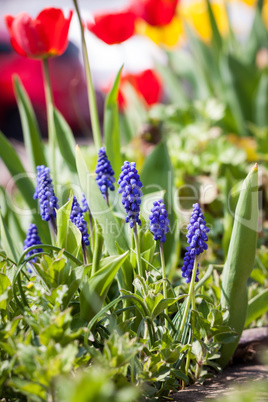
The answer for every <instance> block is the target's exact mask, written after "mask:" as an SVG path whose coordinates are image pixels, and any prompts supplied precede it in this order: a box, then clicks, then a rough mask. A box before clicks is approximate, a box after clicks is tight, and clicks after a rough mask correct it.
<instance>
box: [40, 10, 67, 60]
mask: <svg viewBox="0 0 268 402" xmlns="http://www.w3.org/2000/svg"><path fill="white" fill-rule="evenodd" d="M72 15H73V11H72V10H71V11H70V12H69V16H68V18H65V16H64V14H63V12H62V10H61V9H59V8H46V9H45V10H43V11H41V12H40V14H38V16H37V17H36V20H35V21H36V27H37V30H38V32H39V35H40V37H41V38H42V41H43V43H45V44H46V51H47V52H48V53H49V54H55V55H61V54H62V53H63V52H64V51H65V50H66V48H67V44H68V32H69V27H70V23H71V19H72Z"/></svg>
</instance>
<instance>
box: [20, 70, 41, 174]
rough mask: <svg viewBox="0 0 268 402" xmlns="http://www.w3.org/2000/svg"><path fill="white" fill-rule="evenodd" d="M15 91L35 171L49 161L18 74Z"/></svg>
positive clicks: (28, 152) (26, 143)
mask: <svg viewBox="0 0 268 402" xmlns="http://www.w3.org/2000/svg"><path fill="white" fill-rule="evenodd" d="M14 91H15V95H16V99H17V104H18V108H19V112H20V119H21V125H22V131H23V138H24V144H25V148H26V150H27V154H28V157H29V158H30V161H31V167H32V171H33V172H35V169H36V166H38V165H45V166H47V161H46V157H45V154H44V146H43V143H42V138H41V134H40V130H39V127H38V124H37V120H36V116H35V113H34V110H33V107H32V104H31V101H30V98H29V97H28V95H27V92H26V91H25V89H24V87H23V85H22V82H21V80H20V79H19V77H18V76H15V78H14Z"/></svg>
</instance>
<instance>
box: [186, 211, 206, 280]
mask: <svg viewBox="0 0 268 402" xmlns="http://www.w3.org/2000/svg"><path fill="white" fill-rule="evenodd" d="M187 230H188V233H187V235H186V237H187V243H188V244H189V246H188V247H186V253H185V256H184V262H183V266H182V269H181V270H182V276H183V277H184V278H186V283H189V282H190V281H191V278H192V271H193V267H194V260H195V257H196V256H198V255H199V254H201V253H203V251H204V250H207V248H208V246H207V244H206V241H208V237H207V233H208V232H209V228H208V227H207V226H206V221H205V218H204V215H203V213H202V210H201V208H200V206H199V204H198V203H196V204H194V205H193V212H192V215H191V219H190V223H189V225H187ZM198 266H199V264H198ZM198 275H199V270H198V269H197V273H196V278H195V281H196V282H198Z"/></svg>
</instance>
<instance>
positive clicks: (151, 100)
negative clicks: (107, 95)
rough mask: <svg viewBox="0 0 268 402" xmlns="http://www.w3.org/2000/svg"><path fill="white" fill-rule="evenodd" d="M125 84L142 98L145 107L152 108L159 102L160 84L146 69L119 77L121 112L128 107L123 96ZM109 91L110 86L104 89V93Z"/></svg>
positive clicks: (155, 75)
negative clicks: (129, 85)
mask: <svg viewBox="0 0 268 402" xmlns="http://www.w3.org/2000/svg"><path fill="white" fill-rule="evenodd" d="M126 84H131V85H132V87H133V88H134V90H135V92H136V93H137V95H138V96H139V97H141V98H142V100H143V102H144V103H145V104H146V105H147V106H152V105H154V104H155V103H158V102H160V100H161V97H162V94H163V88H162V82H161V80H160V78H159V76H158V75H157V74H156V73H155V72H154V71H153V70H151V69H147V70H144V71H142V72H140V73H137V74H130V73H128V74H125V75H123V76H122V77H121V80H120V85H119V91H118V106H119V109H120V110H121V111H122V110H123V109H124V108H125V107H127V106H128V100H127V99H126V97H125V94H124V86H125V85H126ZM110 89H111V85H109V87H108V88H104V91H105V92H108V91H109V90H110Z"/></svg>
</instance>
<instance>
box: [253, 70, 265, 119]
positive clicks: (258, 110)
mask: <svg viewBox="0 0 268 402" xmlns="http://www.w3.org/2000/svg"><path fill="white" fill-rule="evenodd" d="M255 99H256V103H255V115H256V123H257V125H258V126H260V127H267V126H268V113H267V111H268V73H267V71H264V72H263V74H262V77H261V79H260V81H259V87H258V89H257V94H256V98H255Z"/></svg>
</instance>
